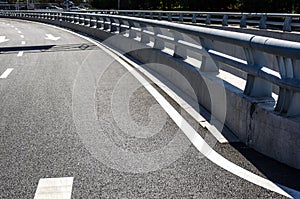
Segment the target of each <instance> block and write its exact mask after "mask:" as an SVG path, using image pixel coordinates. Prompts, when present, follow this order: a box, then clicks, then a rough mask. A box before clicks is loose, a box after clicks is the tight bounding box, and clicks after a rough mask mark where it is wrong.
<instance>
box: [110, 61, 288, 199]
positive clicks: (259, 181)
mask: <svg viewBox="0 0 300 199" xmlns="http://www.w3.org/2000/svg"><path fill="white" fill-rule="evenodd" d="M115 59H116V60H117V61H118V62H119V63H120V64H122V65H123V66H124V67H125V68H126V69H127V70H128V71H129V72H130V73H131V74H132V75H133V76H134V77H135V78H136V79H137V80H138V81H139V82H140V83H141V84H142V85H143V86H144V87H145V88H146V89H147V90H148V92H149V93H150V94H151V95H152V96H153V97H154V98H155V99H156V101H157V102H158V103H159V104H160V105H161V107H162V108H163V109H164V110H165V111H166V113H167V114H168V115H169V116H170V117H171V119H172V120H173V121H174V122H175V123H176V125H177V126H178V127H179V128H180V129H181V130H182V132H183V133H184V134H185V135H186V136H187V137H188V139H189V140H190V141H191V143H192V144H193V145H194V146H195V147H196V148H197V149H198V151H200V152H201V153H202V154H203V155H204V156H205V157H206V158H208V159H209V160H210V161H212V162H213V163H215V164H216V165H218V166H220V167H221V168H223V169H225V170H227V171H229V172H230V173H233V174H235V175H237V176H239V177H241V178H243V179H245V180H247V181H249V182H252V183H253V184H256V185H259V186H261V187H264V188H266V189H269V190H271V191H274V192H277V193H279V194H281V195H284V196H286V197H290V198H291V196H290V195H289V194H287V193H286V192H285V191H283V190H282V189H281V188H280V187H278V186H277V185H276V184H274V183H273V182H271V181H270V180H267V179H265V178H262V177H260V176H258V175H255V174H253V173H251V172H249V171H248V170H246V169H244V168H242V167H240V166H238V165H236V164H234V163H232V162H230V161H229V160H227V159H225V158H224V157H223V156H221V155H220V154H218V153H217V152H216V151H214V150H213V149H212V148H211V147H210V146H209V145H208V144H207V143H206V142H205V140H204V139H203V138H202V137H201V136H200V135H199V134H198V133H197V132H196V131H195V130H194V128H193V127H192V126H191V125H190V124H189V123H188V122H187V121H186V120H185V119H184V118H183V117H182V116H181V115H180V114H179V113H178V112H177V111H176V109H175V108H174V107H173V106H172V105H171V104H170V103H169V102H168V101H167V100H166V99H165V98H164V97H163V96H162V95H161V94H160V93H159V92H158V91H157V90H156V89H155V88H154V87H153V86H152V85H151V84H150V83H149V82H147V80H146V79H144V78H143V77H142V76H141V75H140V74H139V73H138V72H137V71H136V70H135V69H133V68H132V67H131V66H130V65H129V64H128V63H126V62H125V61H123V60H121V59H120V58H119V57H115Z"/></svg>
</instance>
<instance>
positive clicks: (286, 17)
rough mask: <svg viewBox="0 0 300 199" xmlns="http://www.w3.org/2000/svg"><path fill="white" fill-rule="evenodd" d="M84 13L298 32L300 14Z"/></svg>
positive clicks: (92, 11) (118, 11) (99, 11)
mask: <svg viewBox="0 0 300 199" xmlns="http://www.w3.org/2000/svg"><path fill="white" fill-rule="evenodd" d="M80 12H84V13H95V14H118V15H123V16H131V17H139V18H145V19H156V20H165V21H172V22H178V23H189V24H202V25H220V26H223V27H225V26H226V27H227V26H235V27H240V28H247V27H251V28H257V29H265V30H266V29H269V30H281V31H288V32H291V31H300V14H284V13H240V12H193V11H155V10H150V11H149V10H83V11H80Z"/></svg>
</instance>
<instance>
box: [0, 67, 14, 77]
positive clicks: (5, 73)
mask: <svg viewBox="0 0 300 199" xmlns="http://www.w3.org/2000/svg"><path fill="white" fill-rule="evenodd" d="M13 70H14V69H13V68H8V69H6V71H5V72H4V73H2V75H1V76H0V79H5V78H7V77H8V75H9V74H10V73H11V72H12V71H13Z"/></svg>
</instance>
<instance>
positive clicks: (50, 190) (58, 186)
mask: <svg viewBox="0 0 300 199" xmlns="http://www.w3.org/2000/svg"><path fill="white" fill-rule="evenodd" d="M72 187H73V177H63V178H41V179H40V180H39V184H38V186H37V189H36V192H35V195H34V199H48V198H49V199H50V198H51V199H70V198H71V195H72Z"/></svg>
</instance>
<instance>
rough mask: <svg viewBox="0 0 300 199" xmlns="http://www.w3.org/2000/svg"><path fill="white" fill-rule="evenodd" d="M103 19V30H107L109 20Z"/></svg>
mask: <svg viewBox="0 0 300 199" xmlns="http://www.w3.org/2000/svg"><path fill="white" fill-rule="evenodd" d="M102 19H103V30H108V29H109V21H108V20H107V19H106V18H104V17H103V18H102Z"/></svg>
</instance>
